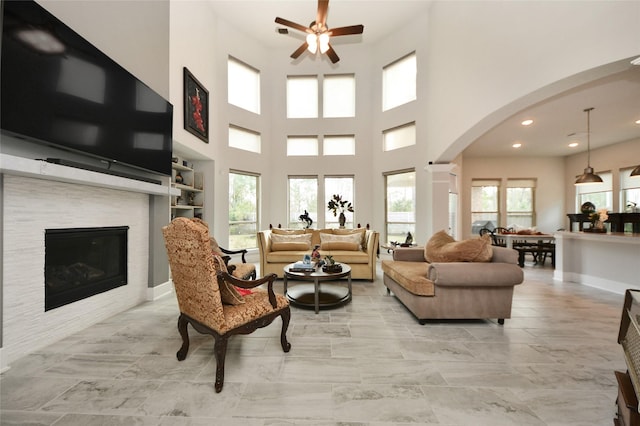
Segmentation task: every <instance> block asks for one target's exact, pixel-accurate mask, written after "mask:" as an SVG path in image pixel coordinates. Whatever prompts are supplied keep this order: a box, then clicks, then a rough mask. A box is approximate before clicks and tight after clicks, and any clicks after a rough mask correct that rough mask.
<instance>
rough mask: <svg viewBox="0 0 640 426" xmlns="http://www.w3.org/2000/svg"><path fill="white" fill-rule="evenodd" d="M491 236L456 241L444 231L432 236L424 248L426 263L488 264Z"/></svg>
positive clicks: (491, 252)
mask: <svg viewBox="0 0 640 426" xmlns="http://www.w3.org/2000/svg"><path fill="white" fill-rule="evenodd" d="M492 254H493V251H492V247H491V236H490V235H489V234H485V235H483V236H482V237H480V238H471V239H468V240H462V241H456V240H455V239H453V237H451V236H450V235H448V234H447V233H446V232H445V231H440V232H437V233H436V234H434V235H433V236H432V237H431V238H430V239H429V242H427V245H426V246H425V260H426V261H427V262H431V263H433V262H490V261H491V256H492Z"/></svg>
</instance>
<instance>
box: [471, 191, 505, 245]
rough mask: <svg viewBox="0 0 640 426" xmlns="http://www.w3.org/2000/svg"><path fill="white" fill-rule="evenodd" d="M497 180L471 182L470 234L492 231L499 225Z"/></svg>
mask: <svg viewBox="0 0 640 426" xmlns="http://www.w3.org/2000/svg"><path fill="white" fill-rule="evenodd" d="M499 189H500V181H499V180H489V179H474V180H472V181H471V232H472V233H473V234H475V235H477V234H478V231H480V229H482V228H489V229H494V228H495V227H496V226H498V224H499V223H500V215H499V212H498V206H499V205H500V203H499V199H498V193H499Z"/></svg>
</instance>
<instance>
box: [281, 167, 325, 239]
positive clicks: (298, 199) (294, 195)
mask: <svg viewBox="0 0 640 426" xmlns="http://www.w3.org/2000/svg"><path fill="white" fill-rule="evenodd" d="M305 210H306V211H307V212H308V213H309V217H310V218H311V219H313V222H314V225H312V226H315V224H316V223H317V222H318V178H317V177H316V176H289V223H288V224H287V225H286V227H287V228H302V227H304V226H306V224H305V223H302V222H301V221H300V215H302V214H304V212H305Z"/></svg>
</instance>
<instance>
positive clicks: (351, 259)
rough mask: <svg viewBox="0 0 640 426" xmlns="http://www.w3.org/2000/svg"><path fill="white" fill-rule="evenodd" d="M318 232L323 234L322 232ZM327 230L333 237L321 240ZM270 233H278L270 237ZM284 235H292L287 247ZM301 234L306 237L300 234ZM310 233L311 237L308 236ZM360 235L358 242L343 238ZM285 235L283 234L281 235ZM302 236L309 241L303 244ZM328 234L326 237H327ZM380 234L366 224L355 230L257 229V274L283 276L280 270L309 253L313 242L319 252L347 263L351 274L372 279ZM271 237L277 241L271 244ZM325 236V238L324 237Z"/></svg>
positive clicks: (352, 276)
mask: <svg viewBox="0 0 640 426" xmlns="http://www.w3.org/2000/svg"><path fill="white" fill-rule="evenodd" d="M321 234H323V235H322V236H321ZM327 234H331V235H334V237H332V239H333V241H322V240H321V237H323V238H324V237H327ZM273 235H277V236H276V237H273ZM287 235H291V239H292V242H291V244H289V245H290V246H291V247H287V243H286V242H285V243H283V242H282V241H283V239H286V236H287ZM301 235H304V236H306V237H300V236H301ZM309 235H310V237H309ZM354 235H359V236H360V237H358V239H357V241H358V243H357V244H356V243H347V242H342V240H346V239H348V238H356V237H355V236H354ZM283 236H284V237H283ZM302 238H307V239H308V238H310V243H309V244H308V245H304V244H306V241H305V243H301V239H302ZM327 238H328V237H327ZM379 238H380V236H379V233H378V232H377V231H372V230H369V229H365V228H359V229H355V230H348V229H300V230H283V229H273V230H268V231H260V232H258V249H259V251H260V274H261V275H263V276H264V275H267V274H272V273H273V274H276V275H277V276H278V277H279V278H282V276H283V270H284V267H285V266H286V265H288V264H289V263H293V262H297V261H299V260H302V258H303V257H304V255H305V254H311V251H312V249H313V247H314V246H315V245H321V247H320V255H321V257H322V258H323V259H324V257H325V256H327V255H331V256H333V258H334V260H335V261H336V262H342V263H346V264H348V265H349V266H350V267H351V278H353V279H362V280H369V281H373V280H375V278H376V259H377V256H378V240H379ZM274 239H275V240H276V243H275V244H274ZM324 239H325V240H326V238H324Z"/></svg>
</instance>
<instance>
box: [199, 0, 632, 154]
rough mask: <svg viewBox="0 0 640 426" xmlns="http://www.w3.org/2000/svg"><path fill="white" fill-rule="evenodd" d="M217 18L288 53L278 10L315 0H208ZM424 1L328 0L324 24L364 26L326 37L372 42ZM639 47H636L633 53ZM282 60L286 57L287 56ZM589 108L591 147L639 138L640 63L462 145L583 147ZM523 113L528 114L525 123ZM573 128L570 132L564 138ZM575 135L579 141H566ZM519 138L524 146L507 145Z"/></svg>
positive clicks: (296, 41) (500, 150)
mask: <svg viewBox="0 0 640 426" xmlns="http://www.w3.org/2000/svg"><path fill="white" fill-rule="evenodd" d="M210 1H211V5H212V8H213V9H214V11H215V12H216V14H217V15H218V16H220V18H221V19H223V20H225V21H227V22H228V23H230V24H232V25H233V26H235V27H236V28H238V29H239V31H241V32H243V33H245V34H247V35H248V36H250V37H251V38H255V39H256V40H260V42H261V43H263V44H264V45H265V46H267V47H272V48H278V49H281V48H282V49H287V48H290V49H291V52H293V51H294V50H295V49H296V48H297V47H298V46H299V45H300V43H301V42H302V41H303V37H304V35H303V34H302V33H301V32H299V31H296V30H292V29H289V31H288V34H279V33H278V28H283V27H282V26H280V25H277V24H276V23H275V22H274V20H275V18H276V16H278V17H281V18H284V19H287V20H289V21H293V22H295V23H298V24H301V25H305V26H307V25H309V24H310V23H311V21H313V20H314V19H315V13H316V10H317V1H316V0H288V1H286V0H283V1H273V0H210ZM430 3H431V1H429V0H408V1H407V0H391V1H389V0H387V1H378V0H330V2H329V11H328V15H327V25H328V26H329V27H330V28H337V27H342V26H348V25H356V24H362V25H364V33H363V34H362V35H358V36H342V37H337V38H334V39H333V40H332V44H333V45H334V47H336V50H337V51H338V53H339V46H340V44H343V43H359V44H362V45H366V44H372V43H376V42H378V41H379V40H381V39H384V38H385V37H386V36H388V35H390V34H391V33H392V32H393V31H394V30H396V29H398V28H399V27H401V26H402V25H404V24H405V23H407V22H409V21H411V20H412V19H413V18H414V17H415V16H417V15H420V14H422V13H424V12H426V11H427V10H428V8H429V5H430ZM639 53H640V52H639ZM285 59H286V58H285ZM589 107H593V108H594V110H593V111H592V112H591V148H592V149H595V148H598V147H602V146H606V145H609V144H613V143H618V142H622V141H627V140H631V139H640V124H635V121H636V120H640V66H630V67H629V69H628V70H627V71H625V72H621V73H618V74H614V75H612V76H609V77H607V78H603V79H601V80H598V81H596V82H592V83H589V84H586V85H584V86H582V87H579V88H576V89H573V90H571V91H569V92H566V93H564V94H561V95H557V96H555V97H553V98H550V99H547V100H545V101H542V102H540V103H538V104H536V105H534V106H532V107H530V108H527V109H526V110H524V111H521V112H519V113H516V114H515V115H513V116H512V117H510V118H509V119H507V120H505V121H504V122H503V123H501V124H499V125H498V126H496V127H494V128H493V129H491V130H490V131H488V132H487V133H485V134H484V135H483V136H481V137H480V138H479V139H478V140H477V141H476V142H474V143H473V144H472V145H471V146H469V147H468V148H467V149H466V150H465V156H470V157H486V156H492V157H496V156H499V157H502V156H527V157H529V156H543V157H544V156H566V155H571V154H575V153H578V152H581V151H585V150H586V145H587V141H586V130H587V116H586V113H585V112H583V110H584V109H585V108H589ZM525 119H532V120H534V122H533V124H532V125H530V126H528V127H524V126H522V125H521V124H520V123H521V122H522V121H523V120H525ZM570 134H574V135H573V136H569V135H570ZM576 139H577V140H578V141H579V145H578V146H577V147H575V148H569V147H568V144H569V143H570V142H571V141H573V140H576ZM516 142H519V143H521V144H522V147H521V148H519V149H514V148H512V147H511V146H512V144H514V143H516Z"/></svg>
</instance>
